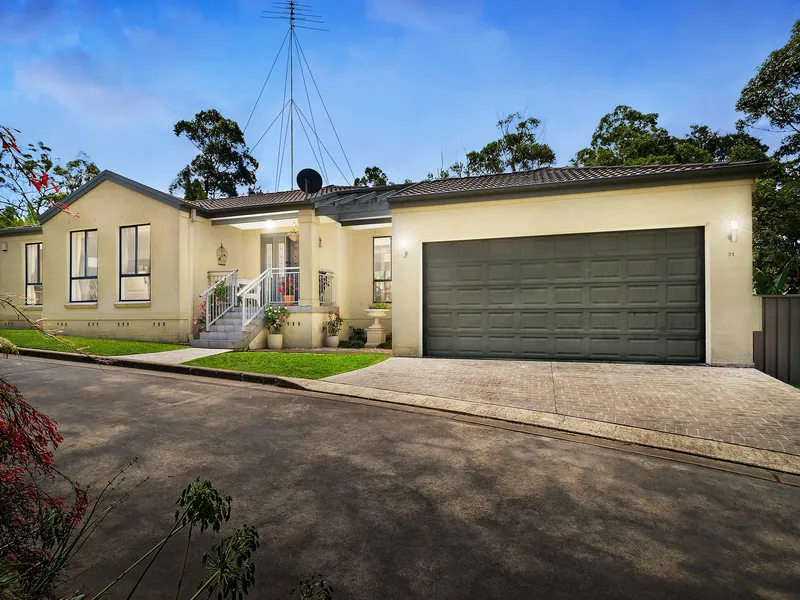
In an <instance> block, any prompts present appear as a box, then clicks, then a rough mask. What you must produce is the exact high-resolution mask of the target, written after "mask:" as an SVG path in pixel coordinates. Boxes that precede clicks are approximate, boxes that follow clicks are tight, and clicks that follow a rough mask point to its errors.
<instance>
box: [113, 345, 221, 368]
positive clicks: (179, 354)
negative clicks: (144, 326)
mask: <svg viewBox="0 0 800 600" xmlns="http://www.w3.org/2000/svg"><path fill="white" fill-rule="evenodd" d="M224 352H231V350H228V349H219V348H186V349H184V350H168V351H167V352H149V353H147V354H127V355H125V356H116V357H115V358H125V359H128V360H138V361H142V362H151V363H161V364H166V365H180V364H182V363H185V362H187V361H189V360H194V359H195V358H204V357H206V356H214V355H215V354H222V353H224Z"/></svg>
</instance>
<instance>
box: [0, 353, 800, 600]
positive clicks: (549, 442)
mask: <svg viewBox="0 0 800 600" xmlns="http://www.w3.org/2000/svg"><path fill="white" fill-rule="evenodd" d="M0 374H5V375H8V376H9V377H10V379H11V381H12V382H13V383H15V384H16V385H18V386H19V387H20V388H21V389H22V391H23V392H24V393H25V394H26V396H27V398H28V400H30V401H31V402H33V403H34V404H35V405H36V406H37V407H39V408H40V409H42V410H44V411H45V412H47V413H48V414H50V415H51V416H52V417H54V418H56V419H57V420H58V421H59V424H60V429H61V432H62V433H63V435H64V437H65V441H64V443H63V445H62V447H61V448H60V450H59V452H58V455H57V458H58V461H59V465H60V466H62V467H63V469H64V470H65V472H67V473H69V474H71V475H73V476H74V477H76V478H77V479H79V480H80V481H81V482H89V483H91V484H93V486H94V487H96V486H97V485H102V484H103V483H104V482H105V481H106V479H107V477H108V476H110V475H112V474H114V473H115V472H116V470H117V469H118V468H119V467H120V466H121V465H123V464H125V463H126V462H127V461H128V460H129V459H130V458H131V457H133V456H138V457H139V459H140V461H139V463H138V466H137V467H136V469H135V470H134V471H133V472H132V473H131V475H130V476H129V481H131V482H132V481H135V480H137V479H139V478H143V477H149V478H150V479H149V480H148V481H147V482H146V483H145V484H144V485H143V486H142V487H140V488H139V489H137V490H136V491H135V492H134V493H133V496H132V498H131V499H130V500H129V501H128V502H127V503H126V504H125V505H123V506H122V507H121V508H119V509H117V510H116V511H115V512H114V513H112V516H111V517H110V519H109V520H108V521H107V522H106V524H104V526H103V529H102V530H100V531H99V532H98V533H99V535H96V536H95V537H94V538H92V540H91V542H90V544H89V545H88V546H86V547H85V548H84V550H83V553H82V561H81V564H80V565H77V566H79V567H81V568H80V569H76V572H78V571H81V570H82V568H83V567H89V570H88V571H86V572H85V573H82V574H81V575H79V577H78V579H77V580H76V581H75V582H74V583H73V585H72V586H71V587H70V590H69V591H74V590H75V589H80V590H81V591H86V590H89V589H91V590H94V591H97V589H98V586H99V585H100V584H104V583H106V582H108V580H109V578H112V577H113V576H115V575H116V574H117V573H119V572H121V571H122V570H123V569H124V568H125V567H126V566H128V565H129V564H131V562H132V561H133V559H134V557H136V556H138V555H139V554H141V553H143V552H144V551H146V550H147V549H149V548H150V547H152V545H153V544H154V543H155V542H156V541H157V540H158V539H160V537H161V535H163V532H164V531H165V530H166V529H167V528H168V527H170V526H171V525H172V519H173V508H174V506H173V504H172V503H173V502H174V499H175V498H177V497H178V496H179V495H180V490H181V489H182V488H183V487H184V486H185V485H186V483H187V482H188V481H190V480H192V479H193V478H195V477H198V476H202V477H210V478H211V479H212V480H213V481H214V482H215V483H216V484H217V485H218V486H219V487H220V488H221V489H222V490H223V492H224V493H229V494H231V495H232V496H233V499H234V500H233V515H232V521H234V522H235V523H237V524H238V523H251V524H253V525H255V526H256V527H257V528H258V530H259V531H260V533H261V542H262V544H261V549H260V550H259V551H258V553H257V555H256V557H257V562H256V586H255V589H253V590H251V593H250V596H249V597H252V598H258V599H273V598H275V599H278V598H280V599H285V598H286V595H287V592H288V590H289V588H291V587H292V586H293V585H295V584H296V582H297V580H298V579H299V578H300V577H301V576H303V575H307V574H312V573H317V572H322V573H324V574H325V575H326V576H327V577H328V579H329V580H330V581H331V582H332V584H333V586H334V589H335V597H336V598H337V599H339V600H343V599H349V600H358V599H362V598H364V599H373V598H381V599H383V600H393V599H403V600H405V599H407V598H420V599H426V598H431V599H436V600H449V599H451V598H452V599H454V600H455V599H459V600H460V599H463V598H487V599H491V598H503V599H515V598H549V599H562V598H563V599H567V598H597V599H604V598H623V599H624V598H631V599H636V600H649V599H656V598H658V599H661V598H664V599H667V598H712V599H713V598H720V599H726V600H729V599H735V598H748V599H749V598H776V599H779V598H790V597H794V596H796V591H797V581H798V580H799V579H800V534H798V529H797V523H798V522H800V488H798V487H791V486H788V485H781V484H778V483H774V482H771V481H765V480H761V479H754V478H751V477H746V476H743V475H737V474H733V473H729V472H724V471H719V470H716V469H707V468H703V467H699V466H693V465H688V464H683V463H678V462H672V461H668V460H663V459H661V458H656V457H652V456H644V455H640V454H634V453H629V452H623V451H619V450H612V449H608V448H601V447H597V446H592V445H587V444H583V443H576V442H572V441H565V440H559V439H552V438H545V437H538V436H535V435H530V434H528V433H521V432H517V431H509V430H504V429H499V428H495V427H487V426H483V425H476V424H473V423H469V422H465V421H463V420H458V419H456V418H445V417H439V416H433V415H430V414H418V413H414V412H405V411H400V410H390V409H387V408H384V407H380V406H372V405H366V404H363V403H361V404H359V403H356V402H353V401H349V400H345V399H343V398H335V397H326V396H324V395H315V394H309V393H306V392H292V391H282V390H277V389H275V388H270V387H265V386H261V385H252V384H245V383H241V382H230V381H219V380H213V379H205V378H196V377H185V376H177V375H164V374H158V373H153V372H149V371H140V370H132V369H120V368H112V367H104V368H98V367H97V366H94V365H81V364H75V363H64V362H56V361H46V360H40V359H31V358H21V359H19V358H14V359H9V360H0ZM451 417H452V415H451ZM193 539H195V538H193ZM213 539H214V537H213V536H211V535H210V534H205V535H204V536H202V537H200V536H198V539H197V542H198V543H197V545H196V546H194V547H193V551H192V552H191V553H190V557H189V565H190V566H189V570H188V572H187V584H186V586H185V587H186V588H187V591H188V590H191V589H194V587H195V585H196V582H197V581H199V580H200V578H201V575H202V570H201V568H200V559H201V557H202V552H203V551H204V550H205V549H207V548H208V547H209V546H210V543H211V541H212V540H213ZM182 555H183V540H175V543H174V544H169V545H168V546H167V547H166V549H165V551H164V552H163V553H162V557H163V560H162V559H161V558H160V559H159V561H158V562H157V563H156V564H157V567H156V569H155V571H154V572H152V573H151V575H152V576H151V577H149V578H147V579H146V580H145V583H144V588H143V589H141V594H140V596H141V597H142V598H171V597H172V596H173V595H174V584H175V581H176V579H177V576H178V570H179V566H178V565H180V562H181V559H182ZM129 586H130V584H128V585H127V586H124V587H123V588H121V589H120V591H119V592H120V593H118V594H117V595H116V596H114V597H115V598H124V597H125V594H126V593H127V591H128V589H129ZM62 595H67V594H66V591H65V593H64V594H62ZM59 597H60V596H59ZM70 597H71V596H70Z"/></svg>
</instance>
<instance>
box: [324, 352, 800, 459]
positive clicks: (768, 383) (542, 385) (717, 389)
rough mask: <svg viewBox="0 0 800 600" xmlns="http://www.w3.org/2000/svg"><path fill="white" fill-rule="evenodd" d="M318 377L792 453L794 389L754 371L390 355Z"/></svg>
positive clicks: (797, 444) (796, 410)
mask: <svg viewBox="0 0 800 600" xmlns="http://www.w3.org/2000/svg"><path fill="white" fill-rule="evenodd" d="M324 381H325V382H330V383H334V384H340V385H343V386H348V387H350V388H351V391H352V393H354V394H355V395H360V394H359V393H358V392H357V391H356V390H357V389H358V390H363V391H364V392H369V391H370V390H373V391H374V390H385V391H390V392H397V393H402V394H415V395H424V396H432V397H439V398H446V399H452V400H459V401H465V402H472V403H480V404H484V405H490V406H494V407H498V408H503V409H523V410H527V411H536V412H540V413H551V414H556V415H563V416H564V417H573V418H577V419H583V420H591V421H597V422H602V423H610V424H614V425H622V426H627V427H635V428H641V429H647V430H651V431H656V432H662V433H671V434H677V435H681V436H689V437H693V438H699V439H701V440H714V441H719V442H724V443H728V444H737V445H741V446H747V447H751V448H759V449H763V450H771V451H777V452H783V453H788V454H793V455H800V390H797V389H795V388H793V387H792V386H789V385H786V384H784V383H781V382H780V381H778V380H777V379H773V378H772V377H769V376H767V375H765V374H763V373H761V372H760V371H757V370H755V369H737V368H722V367H703V366H660V365H643V364H609V363H572V362H552V363H551V362H532V361H499V360H497V361H489V360H447V359H425V358H390V359H389V360H387V361H384V362H382V363H379V364H377V365H374V366H372V367H368V368H366V369H361V370H359V371H351V372H349V373H344V374H342V375H336V376H334V377H329V378H327V379H325V380H324ZM320 391H322V390H321V389H320ZM328 391H333V390H328ZM337 393H343V392H342V390H341V389H340V390H338V392H337Z"/></svg>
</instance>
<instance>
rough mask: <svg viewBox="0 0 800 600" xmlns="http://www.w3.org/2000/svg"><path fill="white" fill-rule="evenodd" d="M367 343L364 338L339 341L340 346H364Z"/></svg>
mask: <svg viewBox="0 0 800 600" xmlns="http://www.w3.org/2000/svg"><path fill="white" fill-rule="evenodd" d="M366 345H367V342H365V341H363V340H354V339H349V340H341V341H340V342H339V348H363V347H364V346H366Z"/></svg>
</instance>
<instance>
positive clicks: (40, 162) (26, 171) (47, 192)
mask: <svg viewBox="0 0 800 600" xmlns="http://www.w3.org/2000/svg"><path fill="white" fill-rule="evenodd" d="M17 134H19V130H16V129H11V128H10V127H5V126H3V125H0V227H1V226H5V227H12V226H16V225H30V224H33V223H36V222H38V218H39V214H40V213H41V212H42V211H43V210H45V209H47V208H50V207H53V206H55V207H58V208H60V209H62V210H67V207H66V206H64V204H63V203H61V200H62V199H63V198H64V197H65V196H67V194H69V193H71V192H73V191H75V190H76V189H77V188H78V187H80V186H81V185H83V184H84V183H86V182H88V181H90V180H91V179H92V178H93V177H95V176H96V175H97V174H98V173H99V169H98V168H97V165H95V164H94V163H93V162H90V161H89V159H88V157H87V156H86V155H85V154H83V153H81V154H79V155H78V158H77V159H75V160H72V161H70V162H68V163H66V164H65V165H64V166H61V165H58V164H56V163H55V162H54V159H53V157H52V150H51V149H50V148H49V147H48V146H46V145H45V144H44V143H43V142H41V141H40V142H36V143H32V142H31V143H28V145H27V146H25V147H24V149H23V148H21V147H20V143H19V142H18V140H17V137H16V135H17ZM67 212H69V211H68V210H67Z"/></svg>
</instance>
